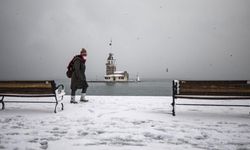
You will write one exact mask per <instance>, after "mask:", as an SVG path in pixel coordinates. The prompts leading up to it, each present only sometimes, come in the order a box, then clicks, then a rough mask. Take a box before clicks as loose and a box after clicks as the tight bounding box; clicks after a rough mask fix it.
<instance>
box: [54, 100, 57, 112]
mask: <svg viewBox="0 0 250 150" xmlns="http://www.w3.org/2000/svg"><path fill="white" fill-rule="evenodd" d="M57 105H58V102H56V106H55V110H54V113H56V107H57Z"/></svg>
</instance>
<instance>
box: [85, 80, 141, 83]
mask: <svg viewBox="0 0 250 150" xmlns="http://www.w3.org/2000/svg"><path fill="white" fill-rule="evenodd" d="M87 82H94V83H128V82H137V81H135V80H129V81H104V80H90V81H87ZM140 82H141V81H140Z"/></svg>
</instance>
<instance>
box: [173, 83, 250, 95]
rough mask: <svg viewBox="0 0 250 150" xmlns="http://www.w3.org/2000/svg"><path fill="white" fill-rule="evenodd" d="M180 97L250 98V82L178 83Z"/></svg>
mask: <svg viewBox="0 0 250 150" xmlns="http://www.w3.org/2000/svg"><path fill="white" fill-rule="evenodd" d="M177 91H178V92H177V93H176V94H179V95H211V96H218V95H221V96H250V83H249V81H183V80H180V81H178V82H177Z"/></svg>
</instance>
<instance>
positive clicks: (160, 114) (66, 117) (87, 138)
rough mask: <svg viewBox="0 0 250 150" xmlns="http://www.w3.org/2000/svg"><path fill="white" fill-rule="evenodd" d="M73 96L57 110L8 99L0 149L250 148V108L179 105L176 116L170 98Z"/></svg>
mask: <svg viewBox="0 0 250 150" xmlns="http://www.w3.org/2000/svg"><path fill="white" fill-rule="evenodd" d="M69 98H70V97H69V96H66V97H65V98H64V103H65V110H64V111H60V112H58V113H56V114H55V113H53V109H54V105H53V104H17V103H7V104H6V109H5V110H3V111H2V110H1V111H0V149H13V150H19V149H25V150H32V149H50V150H56V149H60V150H63V149H70V150H75V149H76V150H77V149H79V150H80V149H84V150H116V149H118V150H134V149H143V150H166V149H167V150H171V149H173V150H183V149H192V150H193V149H213V150H214V149H223V150H224V149H227V150H228V149H232V150H235V149H239V150H246V149H250V115H249V111H250V108H247V107H246V108H245V107H238V108H235V107H197V106H196V107H195V106H177V108H176V109H177V116H175V117H173V116H172V115H171V109H172V108H171V106H170V103H171V101H172V98H171V97H140V96H139V97H124V96H89V97H88V98H89V99H90V102H88V103H80V104H77V105H74V104H70V103H69ZM78 98H79V97H78ZM12 99H13V98H12ZM17 99H20V98H17ZM33 99H35V98H33ZM184 101H185V100H184ZM189 101H190V100H189ZM205 102H208V101H205ZM213 102H214V101H213ZM216 102H217V103H223V101H216ZM238 102H239V101H234V103H238ZM249 102H250V101H246V100H245V101H242V103H248V104H249ZM242 103H241V104H242Z"/></svg>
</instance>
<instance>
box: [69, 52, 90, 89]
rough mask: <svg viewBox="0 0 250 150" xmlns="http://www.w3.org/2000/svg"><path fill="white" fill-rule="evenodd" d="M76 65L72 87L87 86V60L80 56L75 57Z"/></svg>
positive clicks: (74, 66)
mask: <svg viewBox="0 0 250 150" xmlns="http://www.w3.org/2000/svg"><path fill="white" fill-rule="evenodd" d="M74 59H75V60H74V65H73V69H74V71H73V74H72V77H71V86H70V87H71V89H82V88H87V87H88V83H87V82H86V76H85V70H86V66H85V60H83V59H82V58H80V57H75V58H74Z"/></svg>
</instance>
